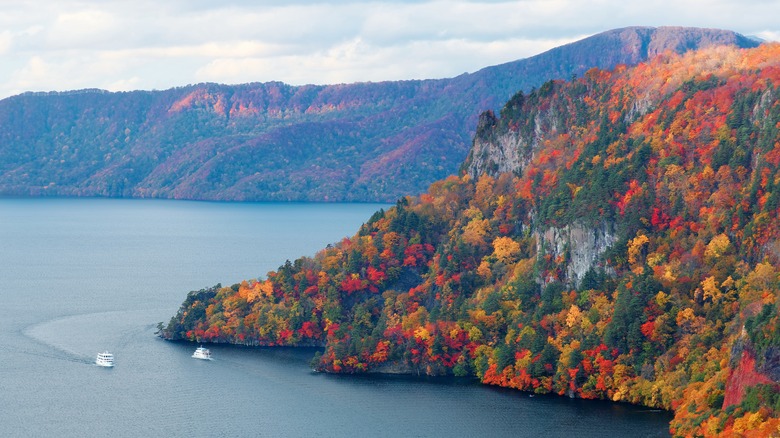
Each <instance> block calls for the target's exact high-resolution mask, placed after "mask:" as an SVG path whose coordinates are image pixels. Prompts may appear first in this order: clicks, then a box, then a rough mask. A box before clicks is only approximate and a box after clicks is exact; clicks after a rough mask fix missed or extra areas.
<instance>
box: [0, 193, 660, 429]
mask: <svg viewBox="0 0 780 438" xmlns="http://www.w3.org/2000/svg"><path fill="white" fill-rule="evenodd" d="M380 207H383V205H369V204H263V203H258V204H231V203H228V204H223V203H201V202H183V201H158V200H108V199H33V200H30V199H0V299H2V305H0V436H4V437H6V436H8V437H17V436H19V437H33V436H34V437H38V436H41V437H43V436H57V437H85V436H95V437H97V436H110V437H136V436H160V437H163V436H165V437H175V436H182V437H212V436H225V437H240V436H269V437H283V436H304V437H309V436H323V437H341V436H372V437H373V436H403V437H408V436H464V437H476V436H486V437H488V436H490V437H499V436H612V437H617V436H630V437H642V436H668V432H667V428H668V423H669V420H670V419H671V416H670V415H669V414H668V413H665V412H654V411H651V410H648V409H644V408H638V407H634V406H628V405H623V404H613V403H608V402H598V401H596V402H594V401H583V400H570V399H567V398H562V397H554V396H536V397H533V398H532V397H529V396H528V394H526V393H522V392H519V391H513V390H505V389H500V388H492V387H486V386H483V385H479V384H478V383H475V382H474V381H471V380H455V379H432V378H412V377H382V376H334V375H325V374H315V373H312V372H311V371H310V368H309V366H308V361H309V359H310V358H311V356H312V355H313V350H311V349H289V348H243V347H232V346H227V345H220V346H211V350H212V355H213V356H214V358H215V359H214V360H213V361H210V362H209V361H199V360H195V359H192V358H191V357H190V356H191V354H192V352H193V350H194V348H195V345H192V344H188V343H171V342H166V341H163V340H161V339H159V338H157V337H156V336H155V335H154V332H155V326H156V324H157V323H158V322H160V321H166V322H167V321H168V319H170V317H171V316H172V315H173V314H174V313H175V312H176V310H177V309H178V307H179V304H180V303H181V302H182V301H183V299H184V297H185V296H186V294H187V292H188V291H190V290H195V289H200V288H203V287H208V286H212V285H214V284H216V283H219V282H221V283H222V284H224V285H229V284H233V283H236V282H239V281H241V280H243V279H248V278H254V277H260V276H264V275H265V273H266V272H268V271H269V270H273V269H276V268H277V267H278V266H279V265H281V264H283V263H284V261H285V260H286V259H290V260H293V259H295V258H296V257H298V256H301V255H312V254H314V252H316V251H317V250H318V249H320V248H323V247H324V246H325V245H326V244H328V243H331V242H336V241H338V240H340V239H341V238H342V237H344V236H348V235H352V234H353V233H354V232H355V231H356V230H357V228H358V227H359V226H360V224H361V223H363V222H365V221H366V220H368V218H369V217H370V215H371V214H372V213H373V212H374V211H376V210H377V209H379V208H380ZM106 349H108V350H110V351H111V352H112V353H114V355H115V357H116V361H117V365H116V367H114V368H113V369H106V368H100V367H97V366H95V365H94V358H95V355H96V353H98V352H99V351H103V350H106Z"/></svg>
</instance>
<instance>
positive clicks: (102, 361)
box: [95, 351, 114, 367]
mask: <svg viewBox="0 0 780 438" xmlns="http://www.w3.org/2000/svg"><path fill="white" fill-rule="evenodd" d="M95 365H97V366H101V367H112V366H114V355H113V354H111V353H109V352H108V351H105V352H103V353H98V355H97V359H95Z"/></svg>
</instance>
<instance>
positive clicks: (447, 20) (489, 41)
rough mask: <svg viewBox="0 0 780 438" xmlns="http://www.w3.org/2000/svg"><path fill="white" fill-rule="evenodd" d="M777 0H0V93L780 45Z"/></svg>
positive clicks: (429, 70) (412, 73)
mask: <svg viewBox="0 0 780 438" xmlns="http://www.w3.org/2000/svg"><path fill="white" fill-rule="evenodd" d="M778 17H780V0H739V1H737V0H706V1H705V0H655V1H647V0H641V1H635V0H594V1H585V0H520V1H501V0H482V1H476V0H450V1H442V0H438V1H415V0H397V1H396V0H386V1H367V2H366V1H361V2H358V1H339V0H332V1H326V2H324V1H313V0H292V1H282V0H269V1H258V0H255V1H250V0H216V1H215V0H0V59H1V62H0V98H5V97H8V96H11V95H15V94H19V93H22V92H25V91H66V90H76V89H83V88H101V89H106V90H109V91H129V90H138V89H142V90H152V89H157V90H162V89H168V88H172V87H177V86H184V85H188V84H195V83H201V82H218V83H225V84H240V83H247V82H268V81H282V82H286V83H288V84H293V85H303V84H337V83H351V82H368V81H372V82H378V81H383V80H403V79H425V78H444V77H453V76H457V75H459V74H461V73H464V72H469V73H470V72H474V71H477V70H479V69H481V68H483V67H487V66H490V65H496V64H501V63H504V62H509V61H514V60H517V59H521V58H527V57H529V56H533V55H536V54H538V53H542V52H544V51H546V50H549V49H551V48H553V47H556V46H560V45H563V44H566V43H569V42H572V41H576V40H579V39H582V38H584V37H587V36H590V35H593V34H596V33H599V32H603V31H606V30H610V29H615V28H620V27H626V26H692V27H709V28H721V29H729V30H734V31H736V32H739V33H741V34H743V35H750V36H758V37H761V38H763V39H765V40H770V41H778V40H780V20H778Z"/></svg>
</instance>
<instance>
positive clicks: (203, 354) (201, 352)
mask: <svg viewBox="0 0 780 438" xmlns="http://www.w3.org/2000/svg"><path fill="white" fill-rule="evenodd" d="M192 357H194V358H195V359H204V360H211V352H210V351H209V349H208V348H204V347H202V346H201V347H198V348H196V349H195V352H194V353H192Z"/></svg>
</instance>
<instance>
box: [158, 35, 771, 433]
mask: <svg viewBox="0 0 780 438" xmlns="http://www.w3.org/2000/svg"><path fill="white" fill-rule="evenodd" d="M779 96H780V45H765V46H761V47H759V48H756V49H749V50H738V49H733V48H715V49H707V50H701V51H697V52H693V53H688V54H685V55H682V56H678V55H664V56H661V57H658V58H656V59H654V60H652V61H651V62H649V63H647V64H640V65H639V66H637V67H635V68H626V67H620V68H617V69H616V70H614V71H601V70H595V69H594V70H591V71H589V72H587V73H586V74H585V75H584V76H583V77H581V78H579V79H576V80H573V81H571V82H561V81H553V82H548V83H546V84H544V85H543V86H542V87H540V88H539V89H538V90H535V91H534V92H531V93H527V94H526V93H518V94H517V95H515V96H514V97H513V98H512V99H510V100H509V102H508V103H507V104H506V106H504V108H503V109H502V110H501V112H500V115H499V116H495V115H493V114H492V113H486V114H483V115H482V117H481V118H480V123H479V126H478V129H477V135H476V138H475V140H474V146H473V148H472V151H471V153H470V155H469V158H468V160H467V162H466V163H465V164H464V166H463V172H462V173H461V174H460V175H459V176H450V177H448V178H446V179H444V180H441V181H438V182H436V183H434V184H433V185H431V187H430V188H429V190H428V192H427V193H425V194H423V195H420V196H418V197H405V198H402V199H401V200H400V201H398V203H397V204H396V205H395V207H393V208H391V209H389V210H387V211H379V212H377V213H376V214H375V215H374V216H373V217H371V218H370V219H369V220H368V221H367V222H366V223H365V224H364V225H363V226H362V227H361V229H360V230H359V231H358V233H357V234H355V235H354V236H352V237H350V238H345V239H344V240H343V241H341V242H340V243H338V244H335V245H333V246H332V247H328V248H326V249H323V250H322V251H321V252H319V253H318V254H317V255H316V256H315V257H314V258H301V259H298V260H295V261H294V262H289V261H288V262H287V263H285V264H284V265H283V266H280V267H279V269H278V270H277V271H275V272H270V273H268V275H267V277H266V278H265V279H260V280H249V281H245V282H243V283H241V284H236V285H234V286H232V287H221V286H219V285H218V286H215V287H213V288H209V289H203V290H201V291H195V292H191V293H190V294H189V295H188V296H187V299H186V301H185V302H184V304H183V305H182V307H181V309H180V311H179V313H178V314H177V315H176V316H175V317H173V318H172V319H171V321H170V323H169V324H168V325H167V326H165V327H163V326H162V325H161V333H162V335H163V336H164V337H166V338H168V339H189V340H198V341H205V342H231V343H237V344H246V345H320V346H324V352H323V353H322V355H321V356H318V357H317V358H315V360H314V364H315V366H316V367H317V368H318V369H320V370H323V371H328V372H336V373H359V372H401V373H420V374H430V375H445V374H453V375H457V376H469V375H473V376H476V377H477V378H479V379H480V380H481V381H482V382H484V383H486V384H491V385H500V386H505V387H511V388H517V389H521V390H525V391H534V392H539V393H548V392H552V393H557V394H561V395H568V396H573V397H583V398H602V399H610V400H615V401H626V402H631V403H637V404H642V405H646V406H651V407H657V408H663V409H668V410H672V411H674V413H675V418H674V420H673V422H672V424H671V426H670V427H671V431H672V432H673V433H674V434H675V435H683V436H688V435H719V434H729V433H731V434H735V435H745V436H769V435H772V434H777V433H778V431H780V429H778V428H779V427H780V391H779V390H778V389H780V386H778V382H779V381H780V318H778V302H779V301H778V300H779V299H780V295H779V292H780V277H779V276H778V275H779V273H780V270H779V269H780V243H779V242H778V237H780V222H779V221H778V220H777V216H778V213H779V212H780V211H779V210H778V209H780V171H779V170H780V134H779V132H780V131H779V130H780V100H779V99H778V97H779Z"/></svg>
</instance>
